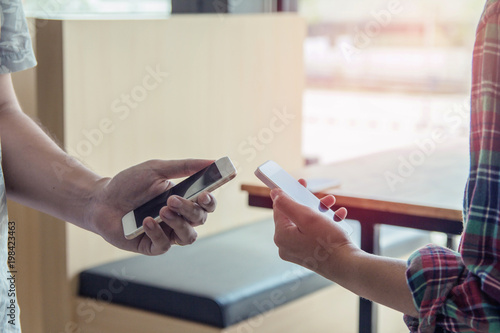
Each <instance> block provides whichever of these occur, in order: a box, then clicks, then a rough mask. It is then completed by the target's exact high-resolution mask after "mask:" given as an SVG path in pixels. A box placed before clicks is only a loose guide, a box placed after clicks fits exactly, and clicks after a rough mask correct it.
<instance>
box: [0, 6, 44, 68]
mask: <svg viewBox="0 0 500 333" xmlns="http://www.w3.org/2000/svg"><path fill="white" fill-rule="evenodd" d="M0 23H1V31H0V74H7V73H13V72H17V71H21V70H24V69H28V68H31V67H34V66H35V65H36V60H35V55H34V53H33V47H32V44H31V37H30V34H29V30H28V25H27V23H26V17H25V15H24V10H23V5H22V2H21V0H0Z"/></svg>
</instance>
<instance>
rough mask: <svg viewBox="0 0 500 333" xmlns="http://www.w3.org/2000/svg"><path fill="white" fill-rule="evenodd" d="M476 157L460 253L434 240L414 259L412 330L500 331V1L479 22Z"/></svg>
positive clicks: (473, 148) (493, 2) (474, 112)
mask: <svg viewBox="0 0 500 333" xmlns="http://www.w3.org/2000/svg"><path fill="white" fill-rule="evenodd" d="M497 103H498V104H497ZM470 160H471V162H470V164H471V165H470V174H469V180H468V182H467V187H466V191H465V198H464V234H463V235H462V239H461V243H460V248H459V253H457V252H453V251H451V250H448V249H445V248H442V247H438V246H435V245H429V246H427V247H425V248H423V249H420V250H419V251H417V252H416V253H414V254H413V255H412V256H411V257H410V259H409V261H408V270H407V280H408V284H409V286H410V289H411V291H412V293H413V297H414V302H415V305H416V306H417V309H418V311H419V318H412V317H409V316H405V321H406V323H407V325H408V327H409V328H410V330H411V331H412V332H429V333H430V332H500V0H488V1H487V3H486V7H485V10H484V12H483V15H482V17H481V21H480V22H479V26H478V28H477V35H476V44H475V47H474V58H473V73H472V92H471V132H470Z"/></svg>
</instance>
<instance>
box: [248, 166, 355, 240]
mask: <svg viewBox="0 0 500 333" xmlns="http://www.w3.org/2000/svg"><path fill="white" fill-rule="evenodd" d="M255 175H256V176H257V178H259V179H260V180H261V181H262V182H263V183H264V184H266V185H267V187H269V188H271V189H275V188H280V189H282V190H283V191H284V192H285V193H286V194H288V195H289V196H290V197H291V198H292V199H293V200H295V201H296V202H298V203H300V204H302V205H304V206H308V207H310V208H312V209H314V210H316V211H317V212H319V213H321V214H324V215H325V216H327V217H328V219H329V220H331V221H332V222H334V223H337V225H339V226H340V227H341V228H342V229H343V230H344V231H345V232H346V233H347V235H351V233H352V231H353V229H352V227H351V226H350V225H349V224H347V223H346V222H345V221H340V222H337V220H338V219H339V218H335V212H334V211H333V210H331V209H329V208H328V207H326V206H325V205H323V204H322V203H321V201H320V200H319V199H318V198H317V197H316V196H315V195H314V194H313V193H312V192H311V191H309V190H308V189H306V188H305V187H304V186H302V185H301V184H300V183H299V182H298V181H297V180H296V179H295V178H293V177H292V176H291V175H290V174H289V173H287V172H286V171H285V170H283V169H282V168H281V167H280V166H279V165H278V164H277V163H276V162H274V161H267V162H266V163H264V164H262V165H261V166H259V167H258V168H257V170H255Z"/></svg>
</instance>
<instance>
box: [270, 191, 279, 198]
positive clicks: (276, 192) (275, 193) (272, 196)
mask: <svg viewBox="0 0 500 333" xmlns="http://www.w3.org/2000/svg"><path fill="white" fill-rule="evenodd" d="M277 196H278V191H276V190H272V191H271V199H272V200H274V199H275V198H276V197H277Z"/></svg>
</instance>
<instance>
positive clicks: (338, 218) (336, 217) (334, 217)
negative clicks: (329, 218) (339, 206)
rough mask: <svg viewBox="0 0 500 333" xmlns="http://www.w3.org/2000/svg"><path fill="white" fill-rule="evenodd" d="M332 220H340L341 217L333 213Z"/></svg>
mask: <svg viewBox="0 0 500 333" xmlns="http://www.w3.org/2000/svg"><path fill="white" fill-rule="evenodd" d="M333 220H334V221H335V222H341V221H342V220H343V219H342V218H341V217H340V216H338V215H337V214H334V215H333Z"/></svg>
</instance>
